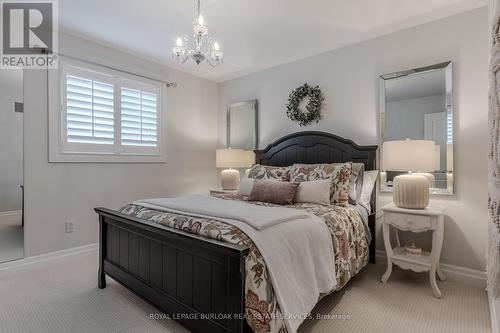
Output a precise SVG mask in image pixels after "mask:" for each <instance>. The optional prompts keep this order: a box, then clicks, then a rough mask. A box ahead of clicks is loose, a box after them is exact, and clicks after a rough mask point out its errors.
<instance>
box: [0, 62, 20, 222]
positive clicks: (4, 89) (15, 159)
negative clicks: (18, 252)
mask: <svg viewBox="0 0 500 333" xmlns="http://www.w3.org/2000/svg"><path fill="white" fill-rule="evenodd" d="M22 101H23V71H22V70H3V71H0V171H1V172H0V212H8V211H14V210H20V209H21V197H22V195H21V188H20V187H19V186H20V185H22V184H23V114H22V113H18V112H14V102H22Z"/></svg>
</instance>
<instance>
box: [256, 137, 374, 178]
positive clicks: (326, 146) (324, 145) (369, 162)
mask: <svg viewBox="0 0 500 333" xmlns="http://www.w3.org/2000/svg"><path fill="white" fill-rule="evenodd" d="M377 149H378V146H376V145H375V146H358V145H357V144H355V143H354V142H353V141H351V140H349V139H344V138H341V137H339V136H337V135H334V134H330V133H326V132H315V131H308V132H297V133H293V134H289V135H287V136H284V137H282V138H281V139H278V140H276V141H275V142H273V143H271V144H270V145H268V146H267V147H266V148H265V149H263V150H256V151H255V154H256V156H255V157H256V163H258V164H262V165H272V166H289V165H292V164H294V163H304V164H315V163H341V162H349V161H352V162H356V163H364V164H365V170H374V169H375V159H376V155H377Z"/></svg>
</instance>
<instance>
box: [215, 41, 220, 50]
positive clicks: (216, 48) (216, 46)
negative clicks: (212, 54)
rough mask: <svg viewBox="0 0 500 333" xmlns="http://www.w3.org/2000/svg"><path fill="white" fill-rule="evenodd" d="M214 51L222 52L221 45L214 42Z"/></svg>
mask: <svg viewBox="0 0 500 333" xmlns="http://www.w3.org/2000/svg"><path fill="white" fill-rule="evenodd" d="M214 50H215V51H219V50H220V45H219V43H217V42H214Z"/></svg>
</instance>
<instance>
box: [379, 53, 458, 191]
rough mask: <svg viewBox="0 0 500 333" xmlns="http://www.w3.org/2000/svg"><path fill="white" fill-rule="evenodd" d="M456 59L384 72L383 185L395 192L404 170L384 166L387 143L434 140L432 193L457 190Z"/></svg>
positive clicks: (382, 115) (381, 109)
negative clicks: (454, 172)
mask: <svg viewBox="0 0 500 333" xmlns="http://www.w3.org/2000/svg"><path fill="white" fill-rule="evenodd" d="M452 67H453V66H452V63H451V62H444V63H439V64H436V65H431V66H427V67H421V68H415V69H410V70H405V71H401V72H395V73H390V74H385V75H381V76H380V86H379V87H380V97H379V98H380V99H379V102H380V105H379V113H380V149H381V151H380V166H381V173H380V186H381V191H382V192H392V181H393V179H394V177H396V176H397V175H399V174H401V173H403V172H402V171H397V172H396V171H393V170H384V169H383V166H384V163H383V161H382V159H383V157H382V156H383V151H382V149H383V143H384V142H386V141H394V140H406V139H411V140H432V141H434V143H435V153H434V156H433V160H434V163H435V167H434V168H433V169H434V170H431V171H430V172H429V170H426V173H425V175H426V176H427V177H428V178H429V180H430V184H431V185H430V193H431V194H449V195H451V194H453V187H454V186H453V89H452V80H453V79H452V74H453V73H452V71H453V68H452Z"/></svg>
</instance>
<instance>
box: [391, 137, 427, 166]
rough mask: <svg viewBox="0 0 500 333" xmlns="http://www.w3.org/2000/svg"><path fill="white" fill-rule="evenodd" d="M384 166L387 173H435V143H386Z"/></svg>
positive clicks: (411, 141) (409, 141) (424, 141)
mask: <svg viewBox="0 0 500 333" xmlns="http://www.w3.org/2000/svg"><path fill="white" fill-rule="evenodd" d="M382 164H383V165H382V168H383V169H384V170H385V171H435V170H434V168H435V166H436V150H435V143H434V141H431V140H396V141H386V142H384V143H383V149H382Z"/></svg>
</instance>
